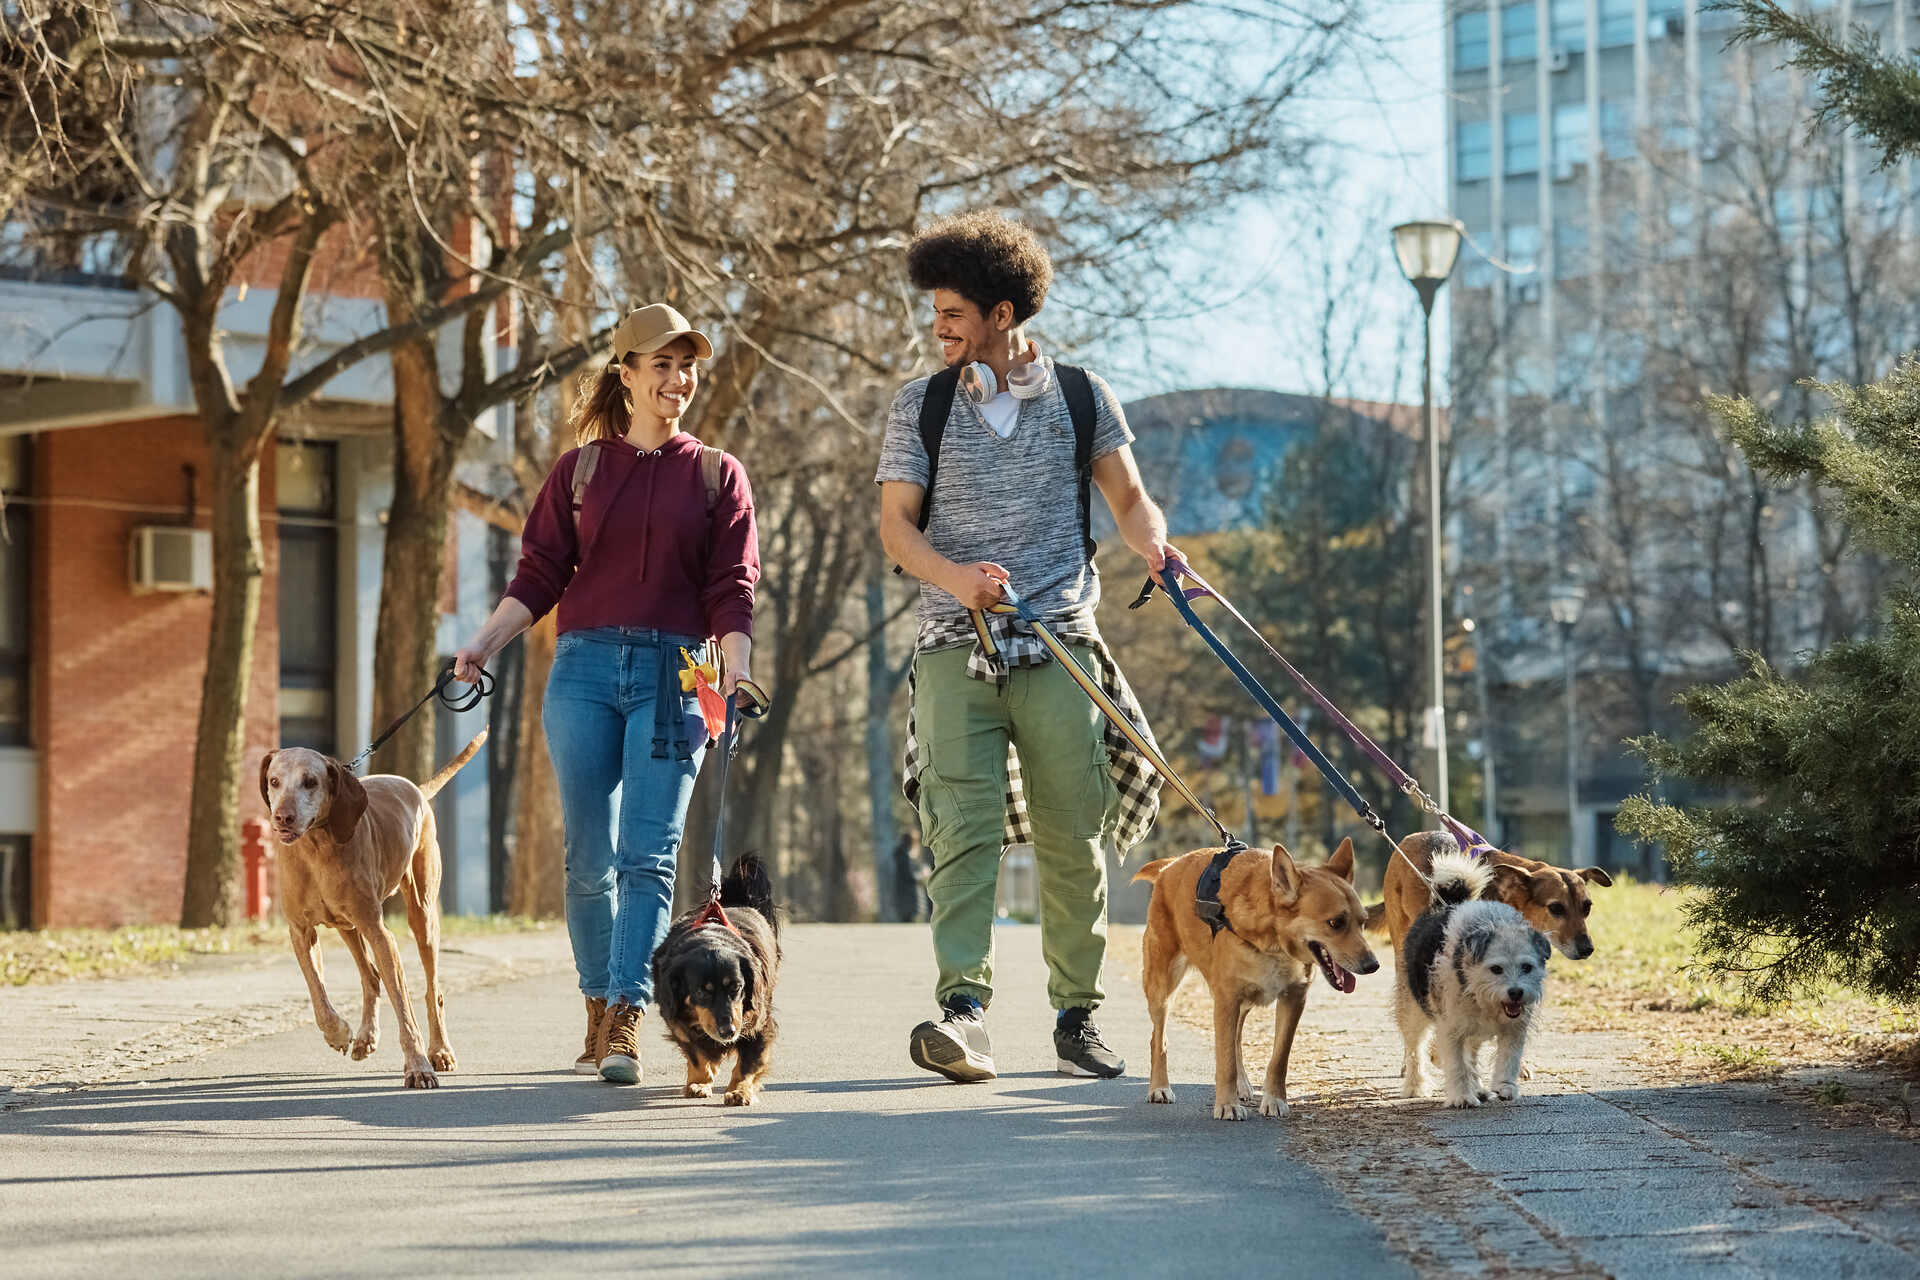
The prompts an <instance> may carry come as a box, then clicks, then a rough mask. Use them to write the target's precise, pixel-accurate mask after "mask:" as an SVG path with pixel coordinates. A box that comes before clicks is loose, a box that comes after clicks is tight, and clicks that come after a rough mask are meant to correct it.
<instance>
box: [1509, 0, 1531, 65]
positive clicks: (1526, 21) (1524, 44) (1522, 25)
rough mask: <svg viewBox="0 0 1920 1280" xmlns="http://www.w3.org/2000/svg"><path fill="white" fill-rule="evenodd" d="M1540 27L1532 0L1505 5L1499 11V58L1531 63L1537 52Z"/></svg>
mask: <svg viewBox="0 0 1920 1280" xmlns="http://www.w3.org/2000/svg"><path fill="white" fill-rule="evenodd" d="M1539 38H1540V25H1539V19H1538V17H1537V15H1536V13H1535V11H1534V7H1533V0H1522V3H1520V4H1510V5H1505V6H1503V7H1502V8H1501V10H1500V56H1501V57H1502V58H1503V59H1505V60H1506V61H1508V62H1531V61H1532V60H1533V57H1534V55H1535V53H1537V52H1538V51H1539Z"/></svg>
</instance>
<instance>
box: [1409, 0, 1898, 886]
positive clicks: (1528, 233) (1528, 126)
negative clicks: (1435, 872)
mask: <svg viewBox="0 0 1920 1280" xmlns="http://www.w3.org/2000/svg"><path fill="white" fill-rule="evenodd" d="M1814 9H1815V11H1816V12H1817V13H1820V14H1822V15H1824V16H1830V17H1831V18H1833V19H1834V20H1836V21H1838V22H1840V23H1842V24H1861V25H1865V26H1868V27H1872V28H1874V29H1876V30H1878V31H1879V32H1881V34H1882V38H1883V39H1884V40H1885V41H1886V42H1887V43H1888V44H1889V45H1891V46H1894V47H1898V48H1902V49H1904V48H1908V47H1910V45H1911V43H1912V37H1913V35H1914V34H1917V33H1916V29H1915V26H1914V23H1915V21H1916V17H1915V14H1914V12H1912V11H1913V10H1914V9H1915V6H1914V4H1913V0H1895V2H1894V3H1865V2H1863V0H1844V2H1842V3H1830V4H1816V5H1815V6H1814ZM1447 18H1448V35H1447V39H1446V41H1445V42H1444V47H1445V57H1446V82H1447V85H1448V87H1449V90H1450V92H1449V94H1448V113H1449V121H1448V126H1449V127H1448V138H1449V142H1448V181H1449V187H1450V192H1451V198H1452V204H1453V210H1454V214H1455V216H1456V217H1458V218H1459V219H1460V220H1461V221H1462V222H1463V223H1464V224H1465V226H1466V228H1467V236H1468V243H1467V245H1466V246H1465V247H1464V248H1463V250H1462V254H1461V258H1460V264H1459V266H1458V267H1457V268H1456V271H1455V275H1454V278H1453V286H1454V290H1453V292H1454V297H1453V312H1452V340H1453V352H1454V354H1453V378H1454V386H1453V388H1452V393H1453V394H1452V400H1453V409H1454V413H1455V421H1456V423H1458V424H1459V454H1458V455H1457V457H1456V462H1455V467H1454V473H1453V478H1452V480H1451V481H1450V485H1451V490H1452V492H1451V501H1452V509H1453V521H1454V525H1453V535H1454V536H1453V544H1454V556H1455V560H1456V565H1455V570H1454V573H1455V577H1456V580H1457V581H1458V582H1459V583H1460V584H1461V587H1462V590H1463V592H1466V591H1470V592H1471V594H1470V595H1464V594H1463V595H1462V596H1461V597H1457V598H1456V600H1455V608H1456V610H1457V611H1458V612H1459V613H1461V614H1477V615H1479V619H1480V621H1481V622H1482V624H1483V625H1482V627H1481V629H1480V631H1479V636H1480V639H1481V643H1482V645H1483V646H1484V648H1485V652H1484V653H1483V654H1482V655H1481V658H1482V662H1481V668H1480V671H1479V672H1478V673H1477V674H1478V675H1479V676H1480V677H1483V678H1485V679H1487V680H1488V681H1489V683H1490V684H1491V685H1492V688H1491V689H1490V690H1485V691H1483V694H1482V696H1481V697H1480V698H1479V699H1478V702H1479V705H1480V707H1481V708H1482V714H1483V715H1484V717H1485V719H1487V720H1488V721H1489V722H1490V723H1489V724H1488V725H1487V726H1486V732H1485V734H1484V736H1485V738H1486V740H1487V741H1488V742H1489V743H1491V744H1492V745H1493V747H1494V749H1495V758H1496V764H1497V767H1498V770H1499V773H1500V782H1501V783H1502V786H1501V788H1500V795H1501V797H1502V799H1501V803H1500V805H1499V808H1500V811H1501V819H1502V822H1503V824H1504V825H1505V826H1506V828H1507V830H1508V831H1509V833H1510V834H1511V835H1512V837H1513V838H1515V839H1516V840H1518V841H1520V842H1522V843H1526V844H1530V845H1531V846H1533V847H1534V848H1535V849H1536V850H1537V851H1539V852H1542V853H1552V852H1554V851H1555V846H1556V845H1557V846H1559V850H1560V851H1562V852H1567V853H1569V854H1570V856H1572V857H1573V858H1575V859H1577V860H1579V861H1582V862H1584V861H1592V860H1599V861H1603V862H1604V861H1611V862H1614V863H1618V864H1625V865H1629V866H1631V865H1633V862H1634V859H1635V857H1636V855H1635V854H1634V852H1633V851H1632V850H1631V849H1630V848H1627V847H1625V846H1623V845H1621V844H1620V843H1618V841H1617V837H1615V836H1614V835H1613V832H1612V814H1613V810H1614V809H1615V808H1616V807H1617V805H1618V803H1619V801H1620V800H1621V799H1622V798H1623V797H1624V796H1625V795H1627V794H1630V793H1631V792H1632V791H1634V790H1638V789H1640V788H1641V787H1642V786H1643V785H1644V782H1645V780H1644V776H1643V774H1642V772H1641V769H1640V766H1639V764H1638V762H1637V760H1636V759H1635V758H1633V757H1632V756H1631V755H1630V754H1629V753H1627V752H1626V751H1624V750H1623V749H1622V747H1621V739H1622V738H1624V737H1626V736H1630V735H1634V734H1640V733H1646V732H1649V731H1652V730H1661V731H1669V730H1672V729H1674V728H1679V727H1681V726H1680V725H1678V724H1677V723H1676V722H1675V718H1674V713H1673V712H1672V710H1671V707H1670V704H1671V698H1672V694H1673V693H1674V692H1675V691H1677V690H1678V689H1679V688H1682V687H1685V686H1686V685H1688V684H1691V683H1694V682H1696V681H1698V680H1701V679H1707V678H1713V677H1714V676H1717V675H1720V674H1723V673H1725V672H1726V671H1728V670H1729V669H1730V668H1731V664H1732V661H1733V658H1734V654H1735V653H1736V651H1737V650H1739V649H1742V648H1752V649H1758V650H1760V651H1761V652H1763V653H1765V654H1767V655H1768V656H1769V657H1771V658H1774V659H1775V660H1777V661H1786V662H1791V661H1792V659H1793V655H1794V654H1795V653H1797V652H1801V651H1804V650H1805V649H1808V648H1810V647H1815V646H1818V645H1821V644H1825V643H1830V642H1832V641H1833V640H1834V639H1838V638H1841V636H1843V635H1845V634H1848V633H1850V630H1857V628H1858V626H1859V625H1861V614H1862V612H1863V608H1864V606H1863V604H1862V601H1863V600H1864V599H1870V598H1871V589H1870V587H1871V584H1870V581H1869V579H1870V578H1871V572H1872V571H1871V567H1866V568H1862V567H1860V566H1857V565H1854V564H1852V563H1851V562H1849V561H1847V560H1845V559H1844V557H1843V555H1842V554H1841V553H1839V552H1837V551H1836V550H1835V547H1836V546H1838V545H1840V544H1841V543H1842V542H1843V539H1841V538H1840V537H1839V535H1838V534H1837V533H1836V532H1835V531H1834V529H1833V528H1832V527H1831V524H1830V523H1829V522H1828V521H1827V520H1826V519H1825V517H1824V516H1823V514H1822V512H1821V511H1820V509H1819V507H1818V504H1817V502H1815V501H1813V500H1812V499H1811V497H1810V496H1809V495H1807V494H1804V493H1794V492H1785V493H1769V492H1766V491H1764V488H1763V487H1760V486H1755V485H1754V484H1752V482H1751V480H1750V477H1748V476H1747V475H1746V474H1745V471H1744V468H1742V467H1740V466H1739V465H1738V459H1737V454H1736V453H1735V452H1734V451H1732V450H1731V449H1730V447H1729V446H1727V445H1726V444H1725V442H1724V440H1723V439H1720V438H1718V437H1717V434H1716V432H1715V431H1714V429H1713V425H1712V419H1711V416H1710V415H1709V414H1707V413H1706V412H1705V410H1704V409H1703V408H1702V401H1703V400H1704V398H1705V397H1706V396H1707V395H1708V394H1712V393H1739V394H1744V395H1750V396H1754V397H1757V398H1760V399H1761V400H1763V401H1764V402H1766V403H1768V404H1769V405H1771V406H1773V407H1774V408H1776V409H1777V410H1778V411H1779V412H1781V413H1782V414H1783V415H1786V416H1789V417H1798V416H1804V415H1807V414H1811V413H1814V412H1817V408H1818V399H1817V397H1816V396H1813V395H1811V393H1807V392H1804V391H1801V390H1798V389H1797V384H1798V383H1800V382H1801V381H1802V380H1804V379H1808V378H1843V379H1845V380H1848V381H1858V380H1860V379H1862V378H1863V377H1870V376H1873V375H1874V374H1875V373H1876V372H1877V371H1879V370H1881V369H1884V368H1885V366H1886V364H1887V362H1888V361H1889V360H1890V359H1891V358H1892V357H1893V356H1894V355H1897V354H1898V353H1899V352H1901V351H1903V350H1906V349H1910V348H1911V347H1912V346H1913V345H1914V343H1915V342H1916V341H1920V328H1917V327H1916V320H1915V316H1914V313H1913V308H1912V306H1911V305H1910V304H1909V303H1908V301H1907V300H1906V299H1905V298H1902V297H1900V296H1899V294H1900V292H1901V289H1900V288H1899V287H1898V286H1897V283H1896V282H1897V281H1899V280H1900V279H1902V278H1911V277H1910V275H1909V274H1908V272H1909V271H1910V270H1911V266H1912V257H1911V250H1912V243H1913V242H1912V236H1911V232H1912V218H1913V211H1912V205H1913V196H1914V189H1913V185H1912V177H1911V175H1910V174H1903V173H1898V172H1895V173H1883V172H1879V171H1877V170H1876V169H1875V167H1874V164H1873V159H1874V157H1873V156H1872V155H1870V154H1868V153H1865V152H1863V150H1862V148H1861V147H1860V146H1859V144H1858V143H1857V142H1853V141H1850V140H1848V139H1846V138H1844V137H1842V136H1840V135H1839V134H1838V133H1837V132H1826V133H1819V134H1815V135H1812V136H1809V134H1808V132H1807V129H1806V123H1807V120H1808V119H1809V117H1810V115H1811V112H1812V109H1813V108H1812V104H1811V103H1810V101H1809V92H1808V86H1807V85H1806V84H1805V83H1803V82H1802V80H1801V79H1800V78H1799V76H1798V75H1797V73H1794V72H1791V71H1788V70H1782V69H1780V68H1779V65H1778V64H1779V63H1780V61H1781V58H1780V56H1779V55H1778V53H1777V51H1773V50H1767V49H1758V50H1756V49H1753V48H1751V47H1729V45H1728V37H1729V35H1730V34H1731V31H1732V28H1733V26H1734V16H1733V15H1731V14H1728V13H1725V12H1719V11H1711V10H1708V9H1707V8H1705V7H1704V5H1703V4H1701V3H1699V2H1698V0H1521V2H1520V3H1513V4H1500V3H1497V0H1495V2H1490V3H1485V4H1480V3H1472V2H1471V0H1468V2H1466V3H1451V4H1450V5H1449V8H1448V10H1447ZM1863 317H1871V319H1870V320H1866V321H1865V322H1863ZM1568 585H1573V586H1576V587H1577V588H1578V590H1577V592H1576V593H1575V594H1579V595H1582V596H1584V602H1583V604H1582V605H1581V607H1580V610H1579V617H1578V621H1577V622H1575V623H1574V624H1572V626H1571V627H1568V628H1562V627H1559V626H1556V625H1555V624H1554V623H1553V622H1552V621H1551V620H1550V619H1551V613H1550V605H1549V600H1550V598H1551V597H1552V596H1553V595H1554V594H1556V589H1559V590H1558V594H1561V595H1563V596H1565V595H1566V594H1567V593H1566V591H1565V587H1566V586H1568ZM1488 623H1491V624H1492V625H1485V624H1488ZM1569 670H1571V671H1573V672H1574V673H1575V676H1574V679H1573V681H1572V683H1573V684H1574V687H1575V697H1574V699H1573V709H1572V711H1571V714H1570V715H1569V716H1566V717H1563V716H1562V714H1561V707H1560V702H1559V697H1558V694H1559V690H1560V686H1561V683H1562V682H1563V681H1564V679H1565V677H1566V673H1567V672H1568V671H1569ZM1461 701H1462V702H1464V703H1466V704H1467V705H1469V706H1470V705H1472V702H1473V699H1471V698H1465V699H1461ZM1464 714H1466V713H1463V715H1464ZM1468 718H1469V719H1470V718H1471V717H1470V716H1469V717H1468ZM1570 757H1571V761H1572V767H1573V771H1574V773H1575V774H1576V775H1577V776H1576V779H1575V781H1574V785H1573V790H1574V792H1575V793H1576V796H1577V799H1575V800H1574V801H1573V802H1572V803H1570V802H1569V800H1568V786H1567V780H1566V778H1565V774H1566V771H1567V768H1568V762H1569V758H1570Z"/></svg>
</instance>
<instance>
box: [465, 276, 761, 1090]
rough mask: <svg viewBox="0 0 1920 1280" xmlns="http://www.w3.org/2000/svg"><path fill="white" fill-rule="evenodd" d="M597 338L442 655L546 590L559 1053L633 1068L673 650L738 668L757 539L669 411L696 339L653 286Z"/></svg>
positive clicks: (664, 841) (676, 669)
mask: <svg viewBox="0 0 1920 1280" xmlns="http://www.w3.org/2000/svg"><path fill="white" fill-rule="evenodd" d="M613 354H614V359H613V363H612V364H610V365H608V366H607V367H606V369H605V370H603V371H602V372H601V374H600V377H599V380H598V382H597V383H596V384H595V386H594V388H593V393H592V395H591V396H590V397H589V398H587V399H586V400H584V401H582V402H581V403H580V405H579V406H578V407H576V409H575V412H574V416H573V422H572V426H573V429H574V434H575V438H576V440H577V442H578V444H579V447H578V448H576V449H573V450H571V451H569V452H568V453H565V454H563V455H562V456H561V458H560V461H559V462H558V463H556V464H555V465H554V468H553V473H552V474H551V475H549V476H548V477H547V482H546V484H545V485H543V486H542V487H541V490H540V496H539V498H538V499H537V500H536V501H535V502H534V506H533V510H532V511H531V512H530V513H529V514H528V516H527V525H526V531H525V533H524V534H523V536H522V539H521V557H520V567H519V569H518V571H517V572H516V573H515V574H514V579H513V582H512V583H511V584H509V585H508V587H507V593H506V596H505V597H504V598H503V599H502V600H501V601H500V604H499V607H498V608H496V609H495V610H494V611H493V616H492V617H490V618H488V619H487V623H486V625H485V626H484V627H482V628H481V629H480V633H479V634H478V635H477V636H475V637H474V638H473V641H472V643H470V644H468V645H467V646H466V647H465V648H463V649H461V650H460V651H459V652H458V653H456V654H455V655H454V670H455V673H456V675H457V676H458V677H459V678H460V679H462V680H466V681H469V682H471V681H473V680H474V679H476V678H477V677H478V675H479V669H480V667H482V666H483V665H485V664H486V663H487V662H488V661H489V660H490V659H491V658H492V657H493V656H494V655H495V654H496V653H498V652H500V650H501V649H502V648H503V647H504V646H505V645H506V644H507V642H508V641H510V640H512V639H513V638H514V637H515V636H517V635H519V634H520V633H521V632H522V631H525V630H526V629H527V628H528V627H530V626H532V625H533V623H534V621H535V620H536V619H538V618H539V617H541V616H542V615H543V614H545V613H546V612H547V611H548V610H549V609H553V608H555V607H556V606H557V607H558V610H559V613H558V615H557V619H556V621H557V623H558V627H559V632H560V638H559V641H558V643H557V644H556V645H555V647H554V655H553V672H552V675H551V676H550V677H549V678H548V681H547V698H546V705H545V707H544V709H543V713H542V722H543V724H544V725H545V727H546V732H547V752H548V754H549V755H550V756H551V757H552V759H553V771H554V775H555V776H556V777H557V778H558V780H559V783H560V806H561V812H562V815H563V817H564V819H565V822H566V840H567V859H566V863H567V934H568V937H569V938H570V939H571V940H572V943H573V961H574V966H575V968H577V969H578V970H579V974H580V990H581V992H582V993H583V994H584V995H585V996H586V1000H587V1041H586V1049H585V1051H584V1052H583V1053H582V1054H581V1055H580V1057H579V1058H578V1059H576V1060H575V1062H574V1070H575V1071H577V1072H579V1073H580V1074H582V1075H592V1074H594V1073H595V1072H596V1071H597V1072H598V1073H599V1075H600V1078H601V1079H603V1080H610V1081H613V1082H615V1083H617V1084H635V1083H638V1081H639V1079H640V1042H639V1027H640V1019H641V1014H642V1010H643V1009H644V1007H645V1005H646V1002H647V1000H648V999H649V998H650V997H651V996H652V994H653V991H652V986H653V978H652V969H651V961H652V958H653V951H654V948H655V947H656V946H658V945H659V943H660V939H661V938H662V937H663V936H665V934H666V931H667V924H668V917H669V915H670V914H671V911H672V906H673V872H674V858H675V855H676V853H677V852H678V850H679V847H680V837H681V833H682V832H683V830H684V829H685V827H686V819H687V800H688V798H689V797H691V796H692V794H693V781H694V778H695V776H696V775H697V774H698V773H699V771H700V758H701V755H702V754H703V751H704V747H705V739H706V733H705V730H704V729H703V728H701V727H699V722H698V719H697V717H698V706H697V703H696V701H695V698H694V695H692V694H691V693H686V692H683V691H682V689H681V686H680V671H681V668H682V666H683V665H684V664H683V663H682V660H681V656H680V651H681V649H683V648H685V649H689V650H691V649H695V648H697V647H698V646H700V645H701V644H703V643H704V642H705V638H706V637H708V636H718V637H719V641H720V653H721V659H722V662H721V669H722V684H721V691H722V693H724V694H725V695H726V696H728V697H732V696H733V694H734V691H735V688H736V686H737V685H738V684H739V683H740V681H742V680H746V679H749V678H750V677H749V675H748V662H749V658H750V656H751V652H752V640H751V636H752V633H753V588H754V583H755V582H756V581H757V580H758V579H759V577H760V553H759V547H758V543H757V540H756V537H755V533H754V523H753V495H752V492H751V490H750V489H749V488H748V486H747V476H746V472H745V470H744V469H742V467H741V466H740V463H739V461H738V460H737V459H735V458H733V457H732V456H730V455H725V454H720V453H718V452H717V451H714V450H707V449H704V448H703V447H702V445H701V444H700V442H699V441H698V440H695V439H694V438H693V437H691V436H689V435H686V434H685V433H683V432H682V431H681V430H680V418H681V416H682V415H683V414H684V413H685V412H686V410H687V404H688V402H689V401H691V400H692V399H693V393H694V390H695V389H696V388H697V387H698V386H699V382H700V366H699V363H698V362H699V361H701V360H706V359H711V358H712V356H713V346H712V344H711V343H709V342H708V341H707V339H706V336H705V335H704V334H702V333H700V332H699V331H698V330H696V329H694V328H693V327H692V326H690V325H689V324H688V323H687V320H686V318H685V317H684V316H682V315H681V314H680V313H679V312H678V311H675V310H674V309H673V308H672V307H669V306H666V305H664V304H660V303H656V304H654V305H653V306H650V307H642V308H641V309H640V310H638V311H635V312H633V313H632V314H631V315H629V316H628V317H627V318H626V319H625V320H624V321H623V322H622V323H621V325H620V328H619V330H618V331H617V332H616V333H615V334H614V342H613ZM596 452H597V456H591V457H590V455H592V454H595V453H596ZM703 455H706V456H703ZM715 462H717V463H718V466H717V467H716V466H715V465H714V463H715ZM576 476H581V477H584V483H583V484H582V483H576ZM616 789H617V790H618V793H619V796H620V804H619V813H618V814H617V815H616V814H615V813H614V794H615V791H616Z"/></svg>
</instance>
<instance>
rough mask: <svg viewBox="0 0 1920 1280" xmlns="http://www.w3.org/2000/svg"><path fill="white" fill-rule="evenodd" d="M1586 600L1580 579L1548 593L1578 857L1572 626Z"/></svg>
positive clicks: (1570, 848) (1572, 838)
mask: <svg viewBox="0 0 1920 1280" xmlns="http://www.w3.org/2000/svg"><path fill="white" fill-rule="evenodd" d="M1586 603H1587V589H1586V588H1585V587H1583V586H1581V585H1580V584H1579V583H1578V582H1574V581H1572V580H1567V581H1563V582H1561V583H1559V584H1558V585H1556V586H1555V587H1554V588H1553V591H1552V592H1551V594H1549V596H1548V597H1547V608H1548V610H1549V611H1550V612H1551V613H1552V614H1553V620H1554V621H1555V622H1557V623H1559V624H1560V659H1561V662H1562V663H1563V664H1564V666H1565V669H1566V677H1567V858H1568V860H1569V861H1575V860H1577V859H1578V857H1579V849H1578V845H1579V843H1580V838H1579V825H1578V823H1579V816H1580V731H1579V724H1580V722H1579V719H1578V706H1577V704H1576V703H1575V701H1574V668H1575V663H1574V658H1573V629H1574V627H1575V626H1577V625H1579V622H1580V610H1581V609H1582V608H1583V607H1584V606H1585V605H1586Z"/></svg>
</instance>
